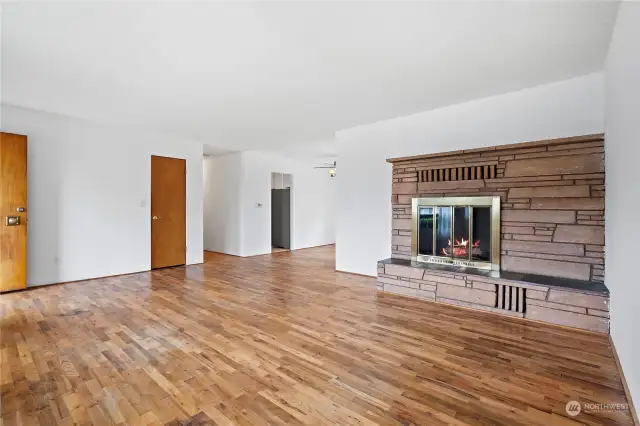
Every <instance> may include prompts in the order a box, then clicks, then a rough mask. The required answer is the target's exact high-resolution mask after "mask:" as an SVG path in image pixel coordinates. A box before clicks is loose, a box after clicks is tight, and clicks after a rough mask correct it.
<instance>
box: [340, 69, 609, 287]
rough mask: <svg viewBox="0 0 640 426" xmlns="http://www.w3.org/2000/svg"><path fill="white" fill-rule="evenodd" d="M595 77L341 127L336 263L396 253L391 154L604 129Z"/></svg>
mask: <svg viewBox="0 0 640 426" xmlns="http://www.w3.org/2000/svg"><path fill="white" fill-rule="evenodd" d="M603 96H604V94H603V76H602V74H601V73H597V74H591V75H587V76H583V77H579V78H574V79H571V80H566V81H562V82H557V83H552V84H547V85H543V86H538V87H534V88H531V89H526V90H522V91H518V92H511V93H507V94H505V95H501V96H494V97H490V98H484V99H480V100H476V101H472V102H467V103H464V104H457V105H453V106H450V107H446V108H441V109H437V110H433V111H427V112H423V113H419V114H415V115H411V116H407V117H401V118H396V119H393V120H387V121H382V122H379V123H374V124H370V125H364V126H359V127H355V128H352V129H347V130H342V131H340V132H337V134H336V137H337V141H338V158H339V160H340V168H339V174H338V176H337V177H336V180H337V183H338V188H337V189H338V194H337V214H336V217H337V223H336V225H337V233H336V250H337V254H336V268H337V269H338V270H342V271H347V272H355V273H359V274H366V275H375V274H376V262H377V261H378V260H381V259H384V258H387V257H389V256H390V255H391V202H390V199H391V165H390V164H388V163H386V162H385V160H386V159H387V158H391V157H401V156H408V155H418V154H428V153H435V152H444V151H453V150H458V149H470V148H477V147H484V146H494V145H501V144H507V143H514V142H525V141H532V140H540V139H547V138H558V137H567V136H577V135H583V134H591V133H601V132H603V131H604V117H603Z"/></svg>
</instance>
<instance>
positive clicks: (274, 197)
mask: <svg viewBox="0 0 640 426" xmlns="http://www.w3.org/2000/svg"><path fill="white" fill-rule="evenodd" d="M271 246H272V247H274V248H282V249H287V250H289V249H291V189H290V188H284V189H272V190H271Z"/></svg>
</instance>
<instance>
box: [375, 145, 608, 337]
mask: <svg viewBox="0 0 640 426" xmlns="http://www.w3.org/2000/svg"><path fill="white" fill-rule="evenodd" d="M387 161H388V162H390V163H392V164H393V175H392V176H393V177H392V178H393V182H392V197H391V203H392V208H393V212H392V214H393V219H392V220H393V222H392V236H391V240H392V242H391V244H392V246H391V253H392V254H391V259H386V260H384V261H381V262H380V263H379V264H378V290H380V291H388V292H393V293H397V294H403V295H406V296H412V297H419V298H422V299H426V300H433V301H439V302H443V303H451V304H455V305H459V306H466V307H472V308H476V309H483V310H487V311H492V312H497V313H501V314H507V315H514V316H519V317H523V318H530V319H536V320H541V321H546V322H551V323H555V324H561V325H568V326H572V327H578V328H583V329H587V330H593V331H599V332H607V331H608V318H609V310H608V299H609V293H608V291H607V289H606V287H605V286H604V284H603V281H604V253H605V251H604V190H605V189H604V188H605V187H604V180H605V170H604V136H603V135H602V134H597V135H588V136H579V137H573V138H564V139H553V140H545V141H536V142H526V143H520V144H512V145H501V146H497V147H488V148H479V149H472V150H462V151H455V152H448V153H440V154H428V155H420V156H415V157H404V158H395V159H389V160H387ZM483 196H484V197H487V196H494V197H495V196H497V197H500V216H501V217H500V255H499V267H498V268H495V267H493V269H494V270H493V271H477V270H471V269H470V268H463V267H459V266H450V265H439V264H433V263H430V264H425V263H421V262H415V260H419V259H416V256H415V254H414V256H413V259H412V244H413V245H414V246H413V249H414V251H415V244H414V242H413V241H412V232H415V228H414V227H415V226H416V225H415V224H414V220H413V219H412V214H414V215H415V212H414V211H413V208H412V203H414V204H415V202H414V199H417V198H429V199H433V198H435V197H483ZM414 207H415V206H414ZM412 260H413V261H412ZM496 269H497V270H496ZM491 274H493V275H491ZM541 274H543V275H541ZM540 277H542V278H540ZM505 307H506V308H505Z"/></svg>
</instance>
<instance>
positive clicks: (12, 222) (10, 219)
mask: <svg viewBox="0 0 640 426" xmlns="http://www.w3.org/2000/svg"><path fill="white" fill-rule="evenodd" d="M6 225H7V226H18V225H20V216H7V221H6Z"/></svg>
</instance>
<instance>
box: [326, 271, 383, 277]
mask: <svg viewBox="0 0 640 426" xmlns="http://www.w3.org/2000/svg"><path fill="white" fill-rule="evenodd" d="M335 271H336V272H340V273H341V274H348V275H355V276H357V277H367V278H377V277H376V276H375V275H367V274H356V273H355V272H347V271H341V270H340V269H336V270H335Z"/></svg>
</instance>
